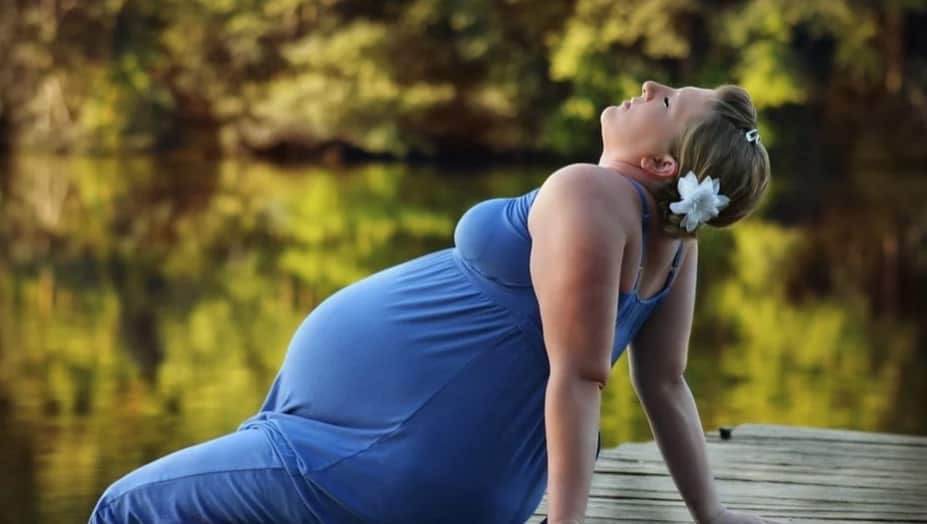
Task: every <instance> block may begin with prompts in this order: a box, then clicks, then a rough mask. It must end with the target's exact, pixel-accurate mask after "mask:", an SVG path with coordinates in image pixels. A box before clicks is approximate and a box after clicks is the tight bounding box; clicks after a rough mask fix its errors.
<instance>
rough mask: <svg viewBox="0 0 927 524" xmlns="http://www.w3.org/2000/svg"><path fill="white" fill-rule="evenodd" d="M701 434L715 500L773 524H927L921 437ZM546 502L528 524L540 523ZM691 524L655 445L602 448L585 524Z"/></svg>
mask: <svg viewBox="0 0 927 524" xmlns="http://www.w3.org/2000/svg"><path fill="white" fill-rule="evenodd" d="M725 433H726V436H727V435H728V434H729V438H727V439H722V438H721V436H720V431H718V432H712V433H710V434H707V435H706V441H707V447H708V455H709V460H710V463H711V466H712V472H713V474H714V477H715V479H716V481H717V486H718V490H719V492H720V496H721V500H722V502H724V504H725V505H727V507H728V508H730V509H732V510H735V511H736V510H743V511H749V512H752V513H755V514H758V515H761V516H763V517H765V518H769V519H773V520H776V521H778V522H801V523H827V524H834V523H838V522H849V523H880V524H882V523H885V522H923V523H927V437H917V436H908V435H893V434H888V433H867V432H862V431H844V430H832V429H817V428H807V427H795V426H776V425H758V424H743V425H740V426H736V427H734V428H733V429H732V430H730V431H727V430H725ZM546 512H547V497H546V496H545V497H544V500H543V501H542V502H541V505H540V506H539V507H538V509H537V512H536V513H535V515H534V516H533V517H532V518H531V519H530V520H529V521H528V522H529V523H539V522H541V521H542V520H543V518H544V517H545V516H546ZM607 522H692V517H691V516H690V515H689V512H688V510H687V509H686V506H685V503H683V501H682V498H680V496H679V492H678V491H677V490H676V487H675V485H674V484H673V480H672V478H671V477H670V476H669V472H668V471H667V469H666V466H665V464H664V462H663V458H662V456H661V455H660V451H659V449H658V448H657V445H656V443H654V442H647V443H628V444H622V445H620V446H618V447H617V448H613V449H602V450H601V452H600V454H599V458H598V460H597V461H596V468H595V476H594V477H593V480H592V489H591V492H590V497H589V505H588V508H587V510H586V523H587V524H604V523H607Z"/></svg>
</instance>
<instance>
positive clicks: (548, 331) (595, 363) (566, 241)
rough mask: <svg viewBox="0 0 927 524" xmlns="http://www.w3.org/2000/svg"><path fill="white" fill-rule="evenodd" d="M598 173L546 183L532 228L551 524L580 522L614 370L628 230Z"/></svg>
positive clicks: (569, 172) (590, 169)
mask: <svg viewBox="0 0 927 524" xmlns="http://www.w3.org/2000/svg"><path fill="white" fill-rule="evenodd" d="M598 169H599V168H597V167H595V166H583V165H573V166H568V167H566V168H564V169H561V170H560V171H558V172H556V173H554V174H553V175H551V177H550V178H548V180H547V181H546V182H545V183H544V185H543V186H542V187H541V190H540V191H539V192H538V195H537V197H536V200H535V202H534V204H533V206H532V210H531V214H530V216H529V220H528V225H529V230H531V235H532V249H531V280H532V284H533V286H534V290H535V293H536V295H537V298H538V304H539V306H540V312H541V321H542V323H543V331H544V345H545V347H546V350H547V355H548V360H549V362H550V378H549V379H548V382H547V390H546V395H545V408H544V417H545V429H546V435H547V464H548V483H547V495H548V497H547V501H548V521H549V522H550V524H558V523H565V522H583V520H584V519H585V513H586V504H587V499H588V496H589V487H590V484H591V481H592V473H593V469H594V465H595V452H596V439H597V436H598V427H599V409H600V405H601V398H602V392H601V390H602V388H603V387H604V386H605V383H606V382H607V381H608V377H609V373H610V371H611V349H612V344H613V340H614V336H615V318H616V315H617V307H618V290H619V287H618V286H619V282H618V281H619V277H620V268H621V259H622V254H623V251H624V233H623V231H625V230H626V229H624V227H626V226H625V225H623V224H622V223H621V221H620V220H621V219H620V216H621V215H622V212H617V213H616V209H620V208H621V207H622V202H620V201H619V200H617V199H618V198H620V196H619V195H616V192H615V191H614V188H613V187H612V188H611V189H608V188H607V187H606V186H605V184H607V183H608V182H606V180H605V178H604V177H603V176H602V174H601V173H597V172H596V170H598ZM625 207H627V206H625ZM625 211H627V210H625Z"/></svg>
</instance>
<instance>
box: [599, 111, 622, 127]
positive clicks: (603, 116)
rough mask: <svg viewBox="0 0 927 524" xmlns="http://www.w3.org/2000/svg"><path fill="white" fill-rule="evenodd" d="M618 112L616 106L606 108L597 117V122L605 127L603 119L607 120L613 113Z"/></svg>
mask: <svg viewBox="0 0 927 524" xmlns="http://www.w3.org/2000/svg"><path fill="white" fill-rule="evenodd" d="M618 110H619V107H618V106H608V107H606V108H605V109H603V110H602V113H601V114H600V115H599V122H601V123H602V125H605V119H606V118H608V117H609V115H611V113H614V112H615V111H618Z"/></svg>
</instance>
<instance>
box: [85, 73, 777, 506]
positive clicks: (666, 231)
mask: <svg viewBox="0 0 927 524" xmlns="http://www.w3.org/2000/svg"><path fill="white" fill-rule="evenodd" d="M642 91H643V93H642V95H641V96H639V97H635V98H633V99H632V100H629V101H626V102H624V103H622V104H621V105H619V106H611V107H608V108H606V109H605V110H604V111H603V112H602V114H601V127H602V139H603V153H602V156H601V159H600V160H599V163H598V164H597V165H596V164H574V165H569V166H566V167H564V168H562V169H560V170H558V171H556V172H555V173H553V174H552V175H550V176H549V177H548V178H547V180H546V181H545V182H544V183H543V184H542V185H541V186H540V187H539V188H536V189H534V190H532V191H530V192H528V193H526V194H523V195H519V196H515V197H510V198H495V199H490V200H486V201H483V202H480V203H479V204H477V205H475V206H473V207H471V208H470V209H469V210H468V211H467V212H466V213H465V214H464V215H463V216H462V217H461V218H460V220H459V222H458V224H457V227H456V230H455V233H454V244H455V245H454V247H449V248H447V249H443V250H440V251H436V252H433V253H429V254H426V255H423V256H420V257H418V258H415V259H413V260H410V261H407V262H404V263H402V264H399V265H397V266H394V267H391V268H388V269H385V270H383V271H380V272H378V273H375V274H373V275H370V276H368V277H366V278H364V279H362V280H360V281H358V282H355V283H354V284H352V285H350V286H348V287H345V288H343V289H341V290H339V291H338V292H336V293H334V294H333V295H331V296H329V297H328V298H327V299H326V300H325V301H323V302H322V303H321V304H320V305H319V306H318V307H317V308H315V309H314V310H313V311H312V312H311V314H309V315H308V316H307V317H306V319H305V320H304V321H303V323H302V324H301V325H300V326H299V328H298V329H297V330H296V332H295V334H294V335H293V338H292V341H291V342H290V345H289V348H288V351H287V354H286V357H285V359H284V362H283V365H282V367H281V369H280V371H279V373H278V375H277V377H276V379H275V380H274V382H273V384H272V386H271V388H270V391H269V393H268V395H267V398H266V400H265V402H264V405H263V406H262V407H261V409H260V412H259V413H258V414H257V415H255V416H254V417H252V418H251V419H249V420H247V421H245V422H244V423H243V424H242V425H241V426H240V427H239V428H238V430H237V431H236V432H234V433H231V434H229V435H226V436H223V437H220V438H217V439H215V440H211V441H209V442H205V443H202V444H199V445H196V446H193V447H190V448H186V449H183V450H180V451H177V452H175V453H173V454H170V455H168V456H166V457H163V458H161V459H159V460H156V461H155V462H152V463H150V464H148V465H145V466H143V467H141V468H139V469H137V470H135V471H133V472H131V473H129V474H128V475H126V476H125V477H123V478H122V479H120V480H118V481H117V482H115V483H114V484H113V485H112V486H110V487H109V488H108V489H107V490H106V492H105V493H104V494H103V496H102V497H101V499H100V501H99V502H98V503H97V506H96V508H95V509H94V511H93V514H92V515H91V517H90V521H91V522H92V523H117V522H118V523H128V522H142V523H168V522H216V523H219V522H268V523H288V522H301V523H323V524H341V523H361V522H363V523H367V522H370V523H395V524H400V523H401V524H417V523H468V524H494V523H499V524H503V523H505V524H508V523H512V524H515V523H518V524H520V523H523V522H525V520H527V519H528V518H529V517H530V516H531V515H532V513H533V512H534V511H535V509H536V508H537V506H538V504H539V503H540V501H541V499H542V497H543V495H544V492H545V489H546V490H547V493H548V522H549V523H550V524H560V523H580V522H582V521H583V519H584V515H585V510H586V504H587V497H588V494H589V488H590V482H591V479H592V473H593V466H594V463H595V459H596V457H597V456H598V450H599V444H600V442H599V440H598V438H597V437H598V427H599V425H598V424H599V410H600V405H601V395H602V388H603V387H604V386H605V383H606V381H607V380H608V377H609V372H610V370H611V368H612V365H614V363H615V361H616V360H617V359H618V358H619V357H620V356H621V354H622V353H623V351H624V349H625V347H626V346H628V345H629V344H630V347H631V350H630V359H631V369H632V375H633V377H632V378H633V383H634V387H635V390H636V392H637V395H638V397H639V398H640V400H641V403H642V405H643V407H644V409H645V412H646V413H647V416H648V418H649V420H650V424H651V428H652V430H653V434H654V436H655V438H656V441H657V443H658V445H659V447H660V449H661V451H662V453H663V456H664V458H665V460H666V463H667V465H668V467H669V470H670V472H671V473H672V476H673V479H674V481H675V483H676V485H677V487H678V488H679V492H680V493H681V495H682V498H683V499H684V500H685V502H686V504H687V506H688V508H689V510H690V512H691V514H692V516H693V518H694V519H695V520H696V521H697V522H699V523H711V524H716V523H735V522H736V523H741V522H763V520H762V519H760V518H758V517H753V516H749V515H743V514H736V513H734V512H731V511H729V510H727V509H726V508H725V506H724V505H723V504H722V502H721V501H720V500H719V498H718V495H717V492H716V490H715V486H714V483H713V479H712V476H711V472H710V470H709V465H708V462H707V460H706V453H705V445H704V436H703V432H702V427H701V425H700V422H699V417H698V412H697V411H696V406H695V403H694V402H693V398H692V394H691V393H690V391H689V388H688V386H687V385H686V381H685V379H684V377H683V371H684V369H685V365H686V352H687V342H688V338H689V332H690V329H691V325H692V312H693V307H694V302H695V277H696V266H697V261H698V243H697V240H696V237H695V235H696V232H697V231H698V230H699V228H700V227H702V225H703V224H705V223H707V224H709V225H712V226H719V227H720V226H726V225H729V224H731V223H733V222H735V221H737V220H739V219H740V218H742V217H744V216H746V215H747V214H748V213H749V212H750V211H751V210H752V209H753V208H754V207H755V205H756V203H757V202H758V200H759V199H760V197H761V196H762V195H763V193H764V191H765V190H766V187H767V185H768V181H769V176H770V175H769V173H770V168H769V158H768V156H767V154H766V151H765V149H764V147H763V145H762V144H761V142H760V138H759V134H758V133H757V131H756V111H755V109H754V107H753V105H752V103H751V101H750V97H749V96H748V95H747V93H746V92H745V91H744V90H742V89H740V88H738V87H735V86H722V87H719V88H717V89H701V88H694V87H685V88H681V89H675V88H671V87H668V86H664V85H661V84H658V83H655V82H645V83H644V85H643V90H642ZM708 270H709V271H710V270H711V269H710V268H709V269H708Z"/></svg>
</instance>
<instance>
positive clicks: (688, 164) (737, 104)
mask: <svg viewBox="0 0 927 524" xmlns="http://www.w3.org/2000/svg"><path fill="white" fill-rule="evenodd" d="M715 92H716V93H717V101H716V102H715V105H714V107H713V109H712V110H711V112H710V113H709V115H708V116H707V117H705V118H704V119H702V120H701V121H699V122H698V123H696V124H694V125H691V126H689V127H688V128H687V129H686V130H685V131H683V132H682V133H680V134H679V135H678V136H676V138H675V139H674V140H673V142H672V143H671V144H670V154H671V155H673V158H675V159H676V161H677V163H678V165H679V172H678V174H677V175H676V177H674V178H673V180H672V181H671V182H668V183H667V184H666V185H664V186H663V187H661V188H660V189H658V190H657V191H656V192H655V195H654V196H655V199H656V201H657V209H659V212H660V213H661V214H662V215H663V224H664V226H663V229H664V231H666V232H667V233H669V234H670V235H672V236H675V237H692V236H695V233H696V232H697V231H698V228H696V229H695V230H694V231H692V232H691V233H689V232H687V231H686V229H685V228H684V227H682V226H681V225H680V222H681V221H682V218H683V217H682V216H681V215H677V214H675V213H673V212H672V211H670V208H669V205H670V203H671V202H676V201H679V200H680V196H679V191H678V190H677V189H676V187H677V182H678V179H679V177H681V176H685V174H686V173H688V172H689V171H690V170H691V171H693V172H694V173H695V176H696V177H697V178H698V180H699V181H701V180H703V179H704V178H705V177H706V176H710V177H711V178H712V179H715V180H719V181H720V185H721V190H720V193H721V194H724V195H727V197H728V198H730V202H729V203H728V205H727V207H725V208H724V209H722V210H721V211H720V213H719V214H718V216H716V217H714V218H713V219H711V220H709V221H707V222H706V224H709V225H712V226H715V227H724V226H728V225H730V224H733V223H734V222H736V221H738V220H740V219H741V218H743V217H745V216H747V215H749V214H750V212H751V211H753V209H754V208H755V207H756V204H757V203H758V202H759V201H760V198H761V197H762V196H763V193H765V191H766V188H767V186H768V185H769V177H770V168H769V155H768V154H767V152H766V148H765V147H764V146H763V145H762V144H761V143H760V141H759V140H757V141H755V142H751V141H749V140H747V138H746V134H747V132H748V131H750V130H751V129H755V128H756V108H754V107H753V102H752V100H750V95H749V94H748V93H747V91H745V90H744V89H743V88H741V87H738V86H735V85H723V86H721V87H718V88H717V89H716V90H715Z"/></svg>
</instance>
